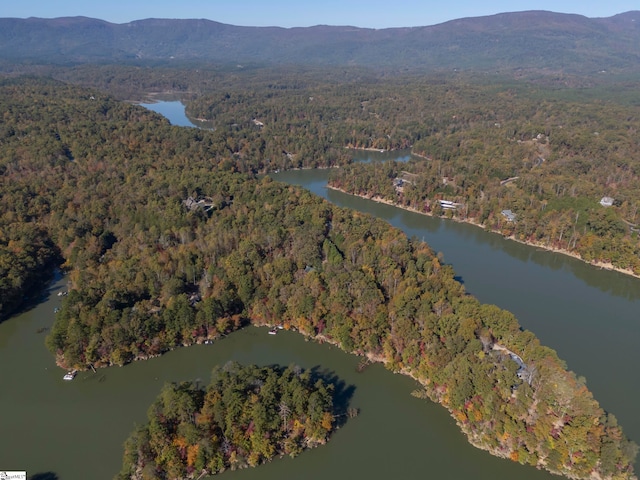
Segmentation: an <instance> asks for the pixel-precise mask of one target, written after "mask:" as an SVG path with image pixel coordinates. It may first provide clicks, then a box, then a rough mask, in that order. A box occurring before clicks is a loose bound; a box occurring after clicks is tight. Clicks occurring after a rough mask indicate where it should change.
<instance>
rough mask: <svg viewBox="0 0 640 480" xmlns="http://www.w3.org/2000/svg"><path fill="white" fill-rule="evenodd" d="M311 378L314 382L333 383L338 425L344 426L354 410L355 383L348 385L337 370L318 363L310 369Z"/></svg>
mask: <svg viewBox="0 0 640 480" xmlns="http://www.w3.org/2000/svg"><path fill="white" fill-rule="evenodd" d="M309 372H310V373H311V378H312V379H313V381H314V383H315V382H316V381H317V380H322V381H323V382H325V383H326V384H332V385H333V387H334V388H333V410H334V414H335V420H336V426H337V427H341V426H343V425H344V424H345V423H346V421H347V419H348V418H349V411H350V410H352V409H351V408H350V407H351V400H352V399H353V394H354V393H355V391H356V386H355V385H347V384H346V382H345V381H344V380H342V379H341V378H340V377H339V376H338V375H337V374H336V373H335V372H333V371H331V370H329V369H323V368H322V366H320V365H316V366H315V367H311V368H310V369H309Z"/></svg>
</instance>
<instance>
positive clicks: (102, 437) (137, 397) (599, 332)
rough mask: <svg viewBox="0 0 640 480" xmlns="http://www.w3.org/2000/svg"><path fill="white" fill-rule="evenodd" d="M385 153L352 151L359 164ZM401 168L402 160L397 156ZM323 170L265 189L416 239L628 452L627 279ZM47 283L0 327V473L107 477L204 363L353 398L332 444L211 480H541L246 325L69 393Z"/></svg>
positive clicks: (630, 327) (440, 412) (631, 338)
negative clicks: (537, 350) (50, 335)
mask: <svg viewBox="0 0 640 480" xmlns="http://www.w3.org/2000/svg"><path fill="white" fill-rule="evenodd" d="M391 155H392V154H388V153H387V154H370V153H362V152H358V153H357V154H356V156H359V157H360V159H370V160H372V161H379V160H388V159H389V156H391ZM398 155H400V156H401V158H405V157H406V152H402V153H400V154H398ZM327 175H328V172H327V171H326V170H324V171H323V170H317V171H312V170H306V171H295V172H282V173H280V174H278V175H274V177H275V178H276V179H277V180H280V181H286V182H289V183H292V184H298V185H303V186H305V187H306V188H309V189H310V190H312V191H314V192H315V193H318V194H319V195H322V196H324V197H325V198H328V199H329V200H330V201H332V202H333V203H336V204H338V205H342V206H348V207H350V208H354V209H357V210H360V211H363V212H368V213H371V214H373V215H376V216H378V217H380V218H383V219H385V220H387V221H388V222H390V223H391V224H393V225H395V226H397V227H399V228H402V229H403V230H404V231H405V232H406V233H407V234H408V235H410V236H415V237H416V238H418V239H424V240H425V241H426V242H428V243H429V244H430V245H431V246H432V247H433V248H434V250H436V251H441V252H443V253H444V257H445V261H446V262H448V263H451V264H453V266H454V268H455V270H456V272H457V274H458V275H459V279H460V281H461V282H463V283H464V285H465V287H466V288H467V290H468V291H469V292H470V293H472V294H474V295H476V296H477V297H478V298H479V299H480V300H481V301H483V302H488V303H495V304H497V305H499V306H501V307H503V308H507V309H508V310H511V311H512V312H514V313H515V314H516V316H517V317H518V318H519V320H520V322H521V323H522V325H523V326H524V327H525V328H528V329H530V330H532V331H533V332H535V333H536V334H537V335H538V337H539V338H540V339H541V340H542V342H543V343H544V344H546V345H548V346H551V347H553V348H555V349H556V350H558V352H559V355H560V357H561V358H563V359H565V360H566V361H567V363H568V366H569V368H570V369H572V370H574V371H575V372H576V373H578V374H579V375H584V376H585V377H586V378H587V380H588V386H589V387H590V389H591V390H592V391H593V392H594V395H595V397H596V398H597V399H598V400H599V401H600V403H601V404H602V405H603V406H604V407H605V408H606V409H607V410H609V411H611V412H613V413H614V414H615V415H616V416H617V418H618V420H619V421H620V423H621V424H622V425H623V427H624V428H625V431H626V433H627V435H629V436H630V437H631V438H632V439H634V440H635V441H636V442H640V415H638V414H637V407H636V405H637V404H638V398H639V397H640V377H639V376H638V375H637V372H636V366H637V365H640V349H638V348H637V346H638V345H640V328H639V327H640V325H639V324H640V319H639V317H638V315H637V312H638V306H639V303H638V300H639V298H640V280H638V279H634V278H630V277H627V276H624V275H621V274H618V273H615V272H609V271H604V270H598V269H596V268H593V267H590V266H588V265H586V264H584V263H582V262H579V261H576V260H575V259H572V258H569V257H565V256H562V255H558V254H553V253H548V252H543V251H539V250H536V249H534V248H530V247H526V246H524V245H520V244H517V243H514V242H510V241H507V240H504V239H503V238H502V237H500V236H498V235H494V234H490V233H487V232H484V231H483V230H482V229H479V228H477V227H473V226H470V225H464V224H458V223H454V222H450V221H443V220H439V219H433V218H429V217H424V216H421V215H417V214H413V213H410V212H406V211H403V210H400V209H397V208H394V207H390V206H387V205H382V204H377V203H375V202H371V201H367V200H363V199H359V198H356V197H352V196H349V195H345V194H342V193H340V192H335V191H331V190H327V189H326V188H325V185H326V176H327ZM63 289H65V282H64V279H59V280H58V281H57V282H56V283H55V284H54V285H52V287H51V288H50V289H48V290H47V291H46V292H44V293H43V298H42V299H41V302H40V303H39V304H37V305H36V306H34V307H33V308H32V309H30V310H28V311H26V312H24V313H22V314H21V315H19V316H16V317H14V318H12V319H10V320H8V321H6V322H4V323H1V324H0V365H1V367H0V380H1V381H2V388H1V389H0V407H1V409H2V410H1V412H2V413H1V414H0V432H1V433H2V434H1V435H0V470H27V471H28V473H29V474H30V475H35V474H38V473H40V474H44V473H47V472H51V473H53V474H55V476H53V475H51V476H49V477H44V476H43V477H41V479H44V478H47V480H53V479H60V480H62V479H64V480H75V479H96V480H100V479H109V478H112V477H113V475H114V474H115V473H116V472H117V471H118V469H119V466H120V461H121V455H122V443H123V442H124V440H125V438H126V437H127V435H128V434H129V432H130V431H131V430H132V428H133V426H134V424H135V423H136V422H143V421H144V420H145V412H146V409H147V407H148V406H149V405H150V404H151V402H152V401H153V399H154V398H155V397H156V395H157V394H158V392H159V390H160V388H161V386H162V385H163V383H164V382H167V381H179V380H195V379H200V380H201V381H203V382H205V383H206V382H208V379H209V372H210V371H211V369H212V367H213V366H214V365H216V364H224V363H226V362H227V361H229V360H237V361H241V362H252V363H257V364H263V365H264V364H274V363H278V364H284V365H288V364H290V363H296V364H298V365H301V366H303V367H306V368H312V367H317V368H320V369H324V370H326V371H327V372H330V373H333V374H336V375H337V376H338V377H339V378H341V379H342V380H343V381H344V382H345V384H346V386H347V387H349V388H352V389H353V396H352V399H351V405H352V406H354V407H357V408H359V409H360V412H361V413H360V415H359V416H358V417H357V418H355V419H353V420H351V421H349V422H348V423H347V424H346V425H345V426H344V427H343V428H342V429H341V430H339V431H338V432H337V433H336V435H335V436H334V437H333V438H332V439H331V441H330V442H329V443H328V444H327V445H325V446H323V447H321V448H318V449H315V450H313V451H310V452H307V453H305V454H303V455H301V456H300V457H299V458H296V459H294V460H291V459H288V458H287V459H282V460H277V461H274V462H272V463H270V464H268V465H264V466H261V467H260V468H256V469H249V470H243V471H238V472H227V473H225V474H223V478H237V479H249V478H251V479H259V480H276V479H277V480H282V479H316V478H317V479H320V478H322V479H326V478H331V479H333V480H341V479H353V478H367V479H371V480H376V479H385V480H387V479H389V478H394V479H395V478H398V479H413V478H436V479H441V478H447V479H485V478H486V479H513V478H518V479H523V480H529V479H531V480H533V479H543V478H545V479H550V478H557V477H552V476H551V475H549V474H546V473H544V472H541V471H538V470H535V469H533V468H530V467H523V466H520V465H517V464H514V463H512V462H510V461H506V460H500V459H497V458H495V457H492V456H491V455H489V454H487V453H485V452H481V451H480V450H477V449H475V448H473V447H471V446H470V445H469V444H468V443H467V442H466V439H465V437H464V436H463V435H462V434H461V433H460V432H459V430H458V428H457V427H456V425H455V423H454V422H453V420H452V419H451V418H450V417H449V415H448V413H447V412H446V411H445V410H444V409H443V408H442V407H440V406H438V405H435V404H431V403H430V402H428V401H424V400H418V399H416V398H414V397H412V396H411V395H410V392H411V391H412V390H413V389H414V388H415V384H414V382H413V381H412V380H410V379H408V378H406V377H402V376H399V375H394V374H392V373H390V372H387V371H385V370H384V369H383V368H382V367H381V366H371V367H369V368H367V369H366V370H365V371H364V372H363V373H356V371H355V367H356V365H357V363H358V359H357V358H355V357H351V356H348V355H346V354H344V353H342V352H340V351H339V350H338V349H336V348H334V347H329V346H327V345H318V344H315V343H313V342H305V341H304V339H303V338H302V337H301V336H299V335H297V334H294V333H290V332H282V333H280V334H278V335H276V336H272V335H267V331H266V329H259V328H255V327H249V328H246V329H244V330H243V331H240V332H237V333H235V334H233V335H231V336H229V337H228V338H226V339H224V340H222V341H219V342H217V343H215V344H214V345H206V346H205V345H202V346H195V347H190V348H183V349H179V350H176V351H174V352H171V353H169V354H167V355H164V356H163V357H160V358H156V359H152V360H148V361H145V362H136V363H134V364H132V365H129V366H127V367H125V368H111V369H103V370H99V371H98V373H97V374H93V373H80V374H78V376H77V377H76V379H75V380H73V381H72V382H65V381H64V380H62V376H63V374H64V372H63V371H62V370H60V369H59V368H57V367H56V366H55V364H54V359H53V357H52V356H51V355H50V354H49V353H48V352H47V351H46V349H45V347H44V335H45V333H37V331H38V329H40V328H42V327H47V326H49V325H51V323H52V321H53V317H54V313H53V309H54V308H55V307H56V306H57V305H59V303H60V299H59V297H57V295H56V294H57V292H58V291H61V290H63Z"/></svg>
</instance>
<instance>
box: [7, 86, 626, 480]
mask: <svg viewBox="0 0 640 480" xmlns="http://www.w3.org/2000/svg"><path fill="white" fill-rule="evenodd" d="M353 95H356V94H355V93H353ZM358 95H359V94H358ZM304 98H306V99H307V100H306V101H307V102H309V100H308V95H305V97H304ZM317 100H319V98H318V97H314V100H313V101H314V102H315V101H317ZM366 101H367V100H366V99H360V100H358V102H357V104H358V105H362V102H366ZM365 105H370V104H366V103H365ZM0 106H1V111H2V112H3V123H2V125H0V151H1V152H2V156H1V157H0V182H2V183H1V185H0V187H1V189H2V192H3V195H2V197H1V198H0V214H1V217H0V227H1V230H0V232H1V236H0V247H1V248H0V267H2V268H4V269H5V270H4V271H7V272H10V274H11V276H12V277H15V278H16V279H17V280H16V281H11V282H4V283H3V284H2V288H3V291H2V298H3V299H4V298H8V297H5V295H12V298H16V299H20V298H22V296H23V294H24V293H25V290H24V289H25V288H27V287H26V286H27V285H29V284H30V282H29V281H20V279H22V278H28V277H29V275H31V276H32V275H33V272H32V270H31V269H32V268H33V265H37V264H43V265H45V264H47V258H48V257H49V256H52V255H59V256H60V257H62V258H63V259H64V265H63V267H64V268H65V269H67V271H68V272H69V279H70V282H71V285H70V291H69V294H68V295H67V296H66V297H64V301H63V307H62V309H61V311H60V312H59V313H58V314H57V315H56V321H55V323H54V325H53V327H52V329H51V332H50V334H49V336H48V338H47V345H48V347H49V348H50V350H51V351H52V353H53V354H54V355H55V356H56V358H57V361H58V363H59V364H60V365H63V366H65V367H67V368H78V369H87V368H90V367H95V368H99V367H106V366H110V365H124V364H126V363H128V362H131V361H133V360H137V359H145V358H149V357H151V356H154V355H160V354H162V353H164V352H166V351H168V350H171V349H173V348H176V347H179V346H186V345H191V344H194V343H199V342H204V341H205V340H211V339H215V338H218V337H220V336H221V335H223V334H225V333H228V332H231V331H233V330H235V329H237V328H240V327H241V326H242V325H245V324H247V323H253V324H256V325H274V324H276V323H277V324H283V325H284V326H285V328H289V329H293V330H297V331H299V332H300V333H302V334H303V335H305V336H307V337H310V338H316V339H319V340H322V341H328V342H331V343H333V344H336V345H338V346H340V348H342V349H343V350H345V351H347V352H351V353H354V354H357V355H362V356H367V357H369V358H371V359H373V360H376V361H380V362H383V363H384V364H385V365H386V366H387V368H389V369H390V370H392V371H394V372H400V373H403V374H407V375H410V376H412V377H413V378H415V379H416V380H417V381H418V382H420V384H421V385H422V388H421V389H420V391H418V392H416V393H417V394H418V395H421V396H428V397H429V398H431V399H433V400H434V401H437V402H439V403H441V404H442V405H443V406H445V407H446V408H447V409H448V410H449V411H450V412H451V414H452V416H453V417H454V418H455V419H456V421H457V423H458V425H459V426H460V428H461V429H462V430H463V431H464V432H465V433H466V434H467V436H468V438H469V439H470V441H471V442H472V443H473V444H474V445H476V446H478V447H480V448H483V449H486V450H488V451H490V452H491V453H492V454H494V455H498V456H501V457H506V458H510V459H511V460H514V461H518V462H520V463H523V464H528V465H532V466H536V467H539V468H544V469H547V470H549V471H551V472H554V473H558V474H562V475H565V476H567V477H570V478H583V479H587V478H592V479H614V478H616V479H622V478H635V477H634V473H633V460H634V458H635V455H636V447H635V445H634V444H633V443H632V442H630V441H629V440H628V439H627V438H626V437H625V435H624V433H623V431H622V428H621V427H620V426H619V425H618V424H617V421H616V419H615V417H614V416H613V415H612V414H610V413H608V412H605V411H604V410H603V409H602V408H601V407H600V405H599V404H598V402H597V401H596V400H595V399H594V398H593V397H592V395H591V393H590V392H589V391H588V389H587V387H586V386H585V383H584V380H583V379H579V378H577V377H576V375H575V374H573V373H572V372H570V371H568V370H567V368H566V365H565V364H564V362H563V361H562V360H560V359H559V358H558V356H557V354H556V352H555V351H553V350H551V349H550V348H547V347H544V346H542V345H540V343H539V341H538V339H537V338H536V337H535V335H534V334H533V333H531V332H529V331H526V330H523V329H522V328H521V327H520V325H519V324H518V322H517V320H516V319H515V318H514V316H513V315H512V314H510V313H509V312H506V311H504V310H501V309H499V308H497V307H495V306H492V305H485V304H481V303H480V302H479V301H478V300H477V299H475V298H473V297H471V296H469V295H467V294H466V292H465V290H464V287H463V285H461V284H460V283H459V282H457V281H456V280H455V277H454V272H453V269H452V268H451V266H449V265H445V264H443V263H442V262H441V261H440V260H439V259H438V257H437V256H436V255H435V254H434V252H432V251H431V249H430V248H429V247H428V246H427V245H426V244H424V243H422V242H419V241H415V240H411V239H408V238H407V237H406V235H404V234H403V233H402V232H400V231H399V230H397V229H395V228H393V227H391V226H390V225H388V224H387V223H385V222H384V221H382V220H378V219H375V218H373V217H370V216H368V215H363V214H359V213H356V212H352V211H348V210H345V209H342V208H338V207H336V206H333V205H330V204H328V203H327V202H325V201H322V200H321V199H319V198H316V197H314V196H313V195H311V194H310V193H308V192H306V191H303V190H301V189H299V188H295V187H291V186H286V185H282V184H279V183H277V182H274V181H272V180H271V179H269V178H268V177H266V178H262V179H260V178H257V177H256V176H254V175H253V172H254V171H258V170H260V169H264V168H265V166H264V165H260V164H259V162H258V160H256V159H258V158H262V157H261V155H262V153H261V149H260V145H263V143H262V142H264V145H265V146H264V148H263V149H262V152H264V151H265V150H266V149H267V148H268V147H267V141H266V139H265V137H264V135H265V130H266V129H267V128H268V126H267V125H269V122H264V121H263V120H260V119H263V118H264V117H262V116H260V117H256V116H255V115H251V116H247V118H246V119H245V120H246V121H243V122H240V123H239V121H238V120H236V121H234V122H233V123H229V124H228V125H226V126H222V125H220V124H218V126H217V128H216V130H215V131H203V130H197V129H184V128H179V127H172V126H170V125H169V124H168V122H166V120H164V119H162V118H160V117H159V116H158V115H155V114H153V113H150V112H148V111H146V110H144V109H142V108H140V107H136V106H132V105H128V104H125V103H122V102H118V101H116V100H114V99H113V98H111V97H109V96H107V95H104V94H102V93H99V92H97V91H93V90H92V91H89V90H85V89H82V88H78V87H74V86H69V85H64V84H60V83H57V82H53V81H48V80H37V79H24V78H20V79H10V80H4V81H3V82H2V83H1V84H0ZM360 108H363V107H362V106H361V107H360ZM370 113H371V112H367V115H366V118H367V119H369V120H370V119H372V118H375V116H373V115H371V114H370ZM303 114H304V112H303V111H301V112H299V115H298V117H299V118H302V116H303ZM338 117H340V116H339V115H338ZM253 119H258V121H260V122H262V123H263V124H264V125H265V126H263V127H261V126H260V125H258V124H256V123H255V122H253ZM329 124H331V122H329V121H328V120H327V125H329ZM234 125H235V126H234ZM290 128H291V129H295V128H296V127H295V125H291V126H290ZM535 131H538V129H536V130H535ZM261 132H262V133H261ZM367 133H369V132H367ZM360 135H362V132H358V133H357V136H360ZM389 135H391V134H389ZM368 136H371V135H370V134H369V135H368ZM326 138H327V141H329V139H330V138H331V136H330V135H329V136H327V137H326ZM334 139H335V138H334ZM253 146H255V147H256V148H255V149H254V148H253ZM345 146H346V145H345V144H341V145H339V148H334V149H332V148H328V150H327V152H328V153H327V158H326V162H327V164H330V163H331V161H332V158H338V157H332V155H333V153H332V152H337V151H341V152H343V151H344V147H345ZM354 146H355V144H354ZM357 146H360V147H362V146H365V145H362V144H358V145H357ZM287 152H288V153H291V154H292V155H286V154H283V153H282V152H280V153H279V155H282V157H281V156H279V157H278V159H279V161H280V160H281V161H283V162H289V161H291V158H297V159H296V160H295V161H296V162H298V161H301V162H303V164H302V166H307V165H309V166H310V165H314V163H310V164H305V163H304V160H302V158H303V157H296V156H295V153H294V152H293V151H292V149H290V150H287ZM283 158H284V160H282V159H283ZM318 158H320V156H319V157H318ZM313 162H315V160H313ZM560 191H562V189H560ZM49 252H52V253H49ZM38 255H39V257H38ZM34 257H35V258H34ZM8 266H10V268H9V267H8ZM4 271H3V273H4ZM185 388H187V390H189V389H190V388H191V387H185ZM179 390H180V389H178V391H179ZM178 391H175V392H174V393H175V395H178V393H177V392H178ZM170 392H171V390H169V391H167V392H165V393H166V395H167V396H171V395H174V393H170ZM185 398H187V396H185ZM184 428H187V427H184ZM179 435H180V436H183V433H179ZM314 438H315V437H314ZM172 441H173V440H172ZM190 445H191V444H190ZM194 445H195V444H194ZM185 448H186V444H185ZM172 451H173V450H172ZM186 454H187V457H188V456H189V454H188V452H187V453H186ZM193 455H194V454H193V453H192V456H193ZM196 457H197V455H196ZM194 462H195V460H194ZM187 463H188V462H187ZM194 466H195V463H194Z"/></svg>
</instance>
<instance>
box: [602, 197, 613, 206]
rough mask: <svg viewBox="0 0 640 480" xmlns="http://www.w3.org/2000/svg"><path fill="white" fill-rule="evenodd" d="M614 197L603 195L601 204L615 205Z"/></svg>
mask: <svg viewBox="0 0 640 480" xmlns="http://www.w3.org/2000/svg"><path fill="white" fill-rule="evenodd" d="M613 202H614V200H613V198H611V197H602V198H601V199H600V205H602V206H603V207H611V206H613Z"/></svg>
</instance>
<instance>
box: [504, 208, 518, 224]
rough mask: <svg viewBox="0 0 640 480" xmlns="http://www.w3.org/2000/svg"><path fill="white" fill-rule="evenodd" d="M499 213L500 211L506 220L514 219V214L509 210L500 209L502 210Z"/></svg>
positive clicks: (513, 220) (512, 220) (511, 220)
mask: <svg viewBox="0 0 640 480" xmlns="http://www.w3.org/2000/svg"><path fill="white" fill-rule="evenodd" d="M500 213H502V216H503V217H504V218H506V219H507V222H515V221H516V214H515V213H513V212H512V211H511V210H502V212H500Z"/></svg>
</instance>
